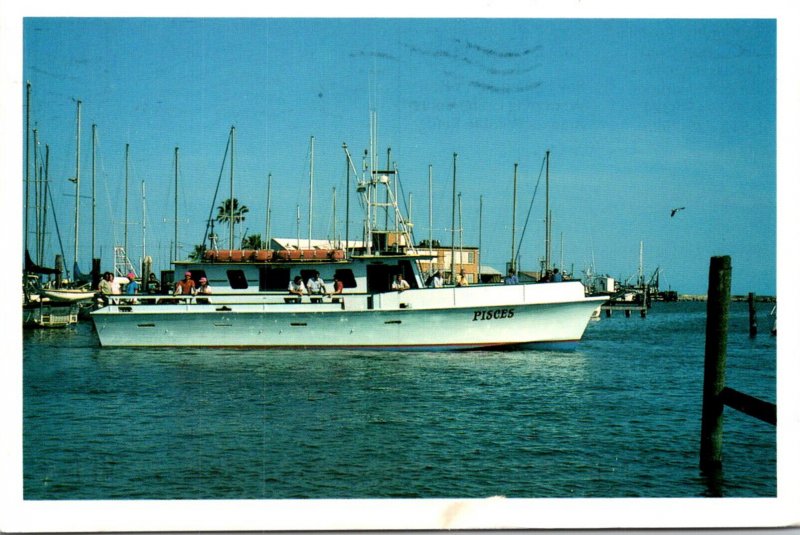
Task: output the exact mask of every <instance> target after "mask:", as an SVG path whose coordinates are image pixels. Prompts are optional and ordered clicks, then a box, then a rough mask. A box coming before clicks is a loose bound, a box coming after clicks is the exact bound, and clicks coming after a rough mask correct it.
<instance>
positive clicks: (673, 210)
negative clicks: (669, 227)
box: [669, 206, 686, 217]
mask: <svg viewBox="0 0 800 535" xmlns="http://www.w3.org/2000/svg"><path fill="white" fill-rule="evenodd" d="M681 210H686V207H685V206H681V207H680V208H673V209H672V213H671V214H669V216H670V217H675V214H677V213H678V212H680V211H681Z"/></svg>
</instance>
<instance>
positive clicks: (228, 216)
mask: <svg viewBox="0 0 800 535" xmlns="http://www.w3.org/2000/svg"><path fill="white" fill-rule="evenodd" d="M249 211H250V209H249V208H248V207H247V206H245V205H241V206H239V199H236V198H234V199H233V200H231V199H225V200H224V201H222V203H220V205H219V206H217V221H219V222H220V223H222V224H228V225H230V223H231V221H233V224H234V228H235V225H236V224H237V223H241V222H243V221H244V215H245V214H246V213H247V212H249ZM230 247H233V244H232V243H231V244H230Z"/></svg>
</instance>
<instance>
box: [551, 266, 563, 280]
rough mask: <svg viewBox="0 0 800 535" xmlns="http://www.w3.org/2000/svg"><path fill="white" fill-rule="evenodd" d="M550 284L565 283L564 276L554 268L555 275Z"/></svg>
mask: <svg viewBox="0 0 800 535" xmlns="http://www.w3.org/2000/svg"><path fill="white" fill-rule="evenodd" d="M550 282H564V276H563V275H561V272H560V271H559V270H558V268H553V275H552V276H551V277H550Z"/></svg>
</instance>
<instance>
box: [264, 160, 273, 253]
mask: <svg viewBox="0 0 800 535" xmlns="http://www.w3.org/2000/svg"><path fill="white" fill-rule="evenodd" d="M271 223H272V173H270V174H269V175H267V228H266V229H265V232H264V243H265V248H267V249H269V244H270V242H271V241H272V236H270V235H269V233H270V231H271V229H270V224H271Z"/></svg>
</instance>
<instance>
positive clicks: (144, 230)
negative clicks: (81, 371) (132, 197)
mask: <svg viewBox="0 0 800 535" xmlns="http://www.w3.org/2000/svg"><path fill="white" fill-rule="evenodd" d="M145 258H147V196H146V195H145V188H144V180H142V268H141V269H142V273H144V259H145ZM145 282H147V281H145Z"/></svg>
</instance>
